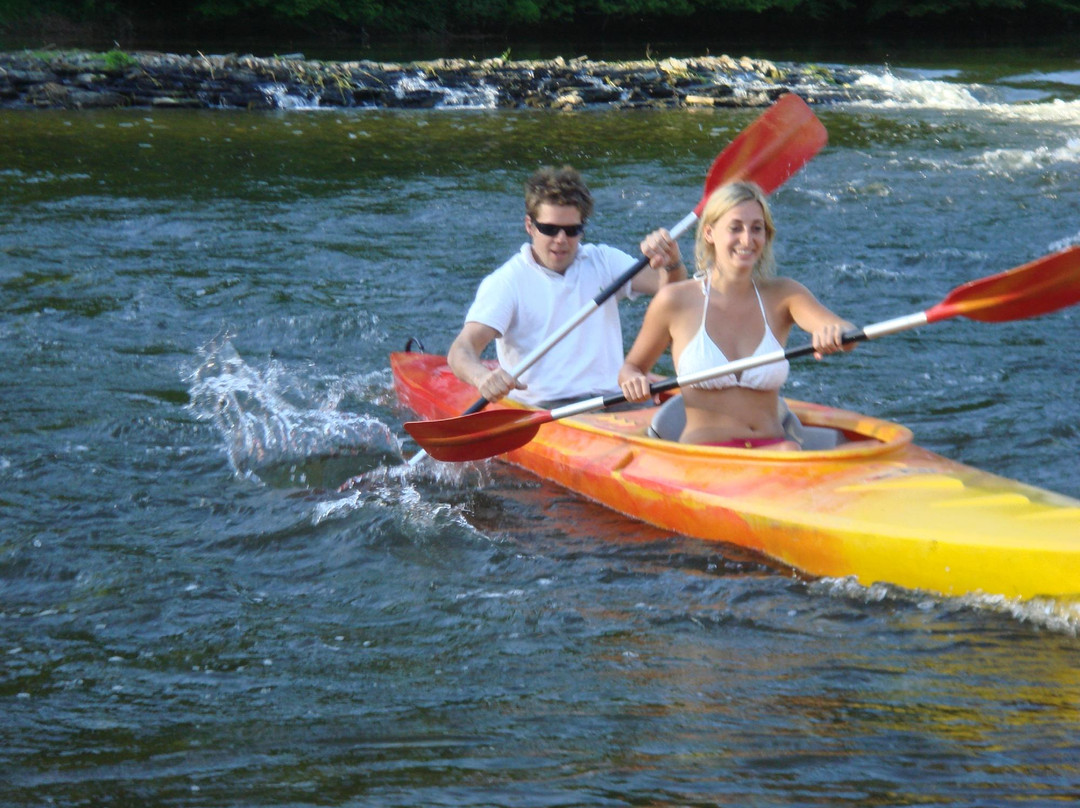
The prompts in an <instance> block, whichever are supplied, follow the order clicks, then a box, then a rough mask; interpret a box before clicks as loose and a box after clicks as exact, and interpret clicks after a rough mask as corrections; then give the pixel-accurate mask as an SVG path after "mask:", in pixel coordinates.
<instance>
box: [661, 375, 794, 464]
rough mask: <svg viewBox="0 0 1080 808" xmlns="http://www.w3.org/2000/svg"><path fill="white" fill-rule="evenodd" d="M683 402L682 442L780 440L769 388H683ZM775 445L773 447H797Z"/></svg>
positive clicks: (781, 435) (773, 396)
mask: <svg viewBox="0 0 1080 808" xmlns="http://www.w3.org/2000/svg"><path fill="white" fill-rule="evenodd" d="M683 400H684V402H685V404H686V427H685V428H684V429H683V432H682V435H681V436H680V437H679V440H680V441H681V442H682V443H721V442H724V441H730V440H735V439H737V438H776V439H777V440H780V441H783V440H784V438H785V436H784V428H783V426H782V425H781V424H780V416H779V413H778V408H779V404H780V401H779V395H778V394H777V393H776V392H773V391H768V390H748V389H746V388H745V387H728V388H725V389H723V390H697V389H694V388H687V389H685V390H683ZM786 443H790V444H791V445H790V446H786V445H782V444H777V445H776V446H775V447H773V446H770V447H769V448H776V449H786V448H791V449H797V448H799V447H798V444H796V443H793V442H791V441H786Z"/></svg>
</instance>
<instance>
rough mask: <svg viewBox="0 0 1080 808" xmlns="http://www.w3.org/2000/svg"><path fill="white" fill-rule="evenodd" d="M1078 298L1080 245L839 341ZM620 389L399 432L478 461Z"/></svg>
mask: <svg viewBox="0 0 1080 808" xmlns="http://www.w3.org/2000/svg"><path fill="white" fill-rule="evenodd" d="M1078 302H1080V247H1071V248H1070V249H1067V250H1064V251H1062V252H1058V253H1054V254H1052V255H1047V256H1044V257H1042V258H1039V259H1038V260H1036V261H1032V262H1031V263H1028V264H1024V265H1023V266H1019V267H1015V268H1013V269H1010V270H1007V271H1005V272H1001V273H998V274H997V275H990V276H988V277H986V278H980V279H978V280H974V281H969V282H968V283H965V284H963V285H961V286H958V287H956V288H955V289H953V290H952V291H951V292H950V293H949V294H948V295H947V296H946V297H945V299H944V300H942V301H941V302H940V303H937V304H935V305H933V306H931V307H930V308H929V309H926V310H925V311H921V312H918V313H916V314H909V315H907V316H905V317H897V318H895V319H892V320H885V321H883V322H880V323H875V324H874V325H868V326H866V327H864V328H860V329H858V330H856V331H852V332H849V333H847V334H845V335H844V342H845V343H850V342H861V341H863V340H871V339H877V338H878V337H884V336H886V335H888V334H895V333H897V332H899V331H906V330H908V329H911V328H917V327H918V326H921V325H926V324H927V323H936V322H938V321H940V320H948V319H950V318H952V317H967V318H968V319H969V320H976V321H979V322H985V323H1000V322H1007V321H1009V320H1023V319H1025V318H1027V317H1036V316H1038V315H1040V314H1047V313H1049V312H1052V311H1057V310H1058V309H1063V308H1065V307H1066V306H1072V305H1073V304H1075V303H1078ZM813 352H814V346H813V345H803V346H801V347H798V348H789V349H787V350H782V351H772V352H771V353H767V354H762V355H761V356H749V357H746V358H745V359H736V360H735V361H733V362H728V363H726V364H724V365H720V366H719V367H715V368H710V369H708V370H702V371H699V372H697V373H688V374H685V375H683V376H678V377H676V378H673V379H666V380H664V381H662V382H657V383H655V384H653V385H651V386H650V388H649V389H650V391H651V392H652V393H653V394H656V393H662V392H665V391H667V390H672V389H674V388H676V387H685V386H688V385H692V384H697V383H698V382H703V381H705V380H707V379H713V378H716V377H717V376H726V375H727V374H729V373H739V372H741V371H744V370H749V369H750V368H753V367H758V366H760V365H767V364H769V363H770V362H779V361H781V360H783V359H795V358H796V357H800V356H806V355H808V354H812V353H813ZM624 401H626V397H625V396H623V395H621V394H613V395H610V396H596V397H595V398H590V399H586V400H585V401H580V402H577V403H575V404H567V405H566V406H563V407H557V408H556V409H553V410H518V409H500V410H491V411H488V412H477V413H473V414H471V415H461V416H458V417H457V418H443V419H438V420H433V421H410V422H408V423H406V424H405V430H406V431H407V432H408V433H409V434H410V435H412V437H413V439H414V440H415V441H416V442H417V443H418V444H420V447H421V448H422V449H423V450H424V451H426V452H427V453H428V454H430V455H431V456H432V457H434V458H435V459H436V460H446V461H451V462H460V461H465V460H480V459H482V458H485V457H494V456H495V455H500V454H503V453H504V452H509V451H511V450H513V449H517V448H518V447H520V446H524V445H525V444H526V443H528V442H529V441H530V440H532V439H533V436H534V435H536V433H537V431H538V430H539V429H540V427H541V426H542V425H544V424H546V423H550V422H551V421H557V420H559V419H560V418H568V417H570V416H572V415H580V414H581V413H584V412H589V411H590V410H599V409H604V408H606V407H611V406H613V405H615V404H621V403H622V402H624Z"/></svg>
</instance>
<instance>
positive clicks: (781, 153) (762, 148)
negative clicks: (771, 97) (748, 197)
mask: <svg viewBox="0 0 1080 808" xmlns="http://www.w3.org/2000/svg"><path fill="white" fill-rule="evenodd" d="M828 140H829V135H828V133H827V132H826V131H825V127H824V126H823V125H822V123H821V121H819V120H818V119H817V118H816V117H815V116H814V113H813V112H812V111H811V110H810V107H809V106H807V104H806V102H805V101H803V100H802V99H801V98H799V96H797V95H794V94H793V93H788V94H787V95H783V96H781V97H780V99H779V100H778V101H777V102H776V103H775V104H773V105H772V106H771V107H769V108H768V109H767V110H766V111H765V112H763V113H762V114H761V115H760V116H759V117H758V118H757V119H756V120H755V121H754V122H753V123H751V124H750V125H749V126H748V127H746V129H744V130H743V131H742V132H741V133H740V134H739V135H738V136H737V137H736V138H735V139H734V140H733V141H731V143H730V144H729V145H728V147H727V148H726V149H724V151H723V152H722V153H721V154H720V156H719V157H718V158H717V159H716V160H715V161H714V162H713V164H712V166H711V167H710V168H709V173H708V175H707V176H706V177H705V195H704V196H703V197H702V199H701V202H699V203H698V206H697V207H696V208H695V209H694V213H695V214H696V215H697V216H698V218H700V217H701V212H702V210H704V208H705V203H706V202H707V201H708V198H709V195H710V194H711V193H712V192H713V191H715V190H716V189H717V188H719V187H720V186H721V185H724V184H726V183H729V182H735V181H737V180H750V181H752V182H756V183H757V184H758V185H760V186H761V189H762V190H763V191H764V192H765V193H767V194H771V193H772V192H773V191H775V190H776V189H777V188H779V187H780V186H781V185H783V183H784V181H785V180H786V179H788V178H789V177H790V176H791V175H792V174H794V173H795V172H796V171H798V170H799V169H800V168H802V167H803V166H804V165H805V164H806V163H807V161H809V160H810V158H811V157H813V156H814V155H815V154H817V153H818V152H819V151H821V149H822V148H823V147H824V146H825V144H826V143H827V142H828Z"/></svg>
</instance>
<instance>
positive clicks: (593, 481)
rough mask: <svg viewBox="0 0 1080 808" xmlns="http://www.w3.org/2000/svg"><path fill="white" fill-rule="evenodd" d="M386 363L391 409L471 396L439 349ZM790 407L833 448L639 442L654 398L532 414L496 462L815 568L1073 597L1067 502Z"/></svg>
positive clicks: (660, 521) (866, 580)
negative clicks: (827, 432)
mask: <svg viewBox="0 0 1080 808" xmlns="http://www.w3.org/2000/svg"><path fill="white" fill-rule="evenodd" d="M391 365H392V368H393V371H394V377H395V384H396V387H397V391H398V395H399V398H400V400H401V402H402V404H404V405H405V406H407V407H409V408H410V409H412V410H413V411H415V412H416V413H418V414H419V415H422V416H424V417H427V418H446V417H452V416H456V415H459V414H460V413H461V412H463V411H464V410H465V409H466V408H467V407H468V406H469V405H470V404H471V403H472V401H473V400H474V399H475V395H476V391H475V390H474V389H473V388H471V387H469V386H467V385H465V384H463V383H461V382H460V381H458V380H457V379H456V377H454V376H453V374H452V373H451V372H450V370H449V368H448V367H447V366H446V364H445V359H444V358H443V357H439V356H431V355H427V354H415V353H395V354H392V355H391ZM788 404H789V406H790V408H791V410H792V411H793V412H794V413H795V415H796V416H798V418H799V420H800V421H801V422H802V423H803V424H805V425H807V426H809V427H811V428H818V429H832V430H838V431H839V433H840V434H842V435H843V437H844V442H843V443H841V444H840V445H839V446H838V447H837V448H834V449H822V450H811V451H801V452H789V451H775V450H769V449H753V450H747V449H732V448H718V447H706V446H694V445H688V444H681V443H677V442H673V441H669V440H661V439H658V438H655V437H650V436H649V426H650V423H651V422H652V420H653V418H654V416H655V414H656V408H645V409H638V410H629V411H618V412H609V411H601V412H592V413H587V414H583V415H577V416H573V417H568V418H565V419H562V420H559V421H555V422H552V423H549V424H545V425H543V426H542V427H541V428H540V430H539V432H538V434H537V435H536V437H535V438H534V439H533V440H532V441H530V442H529V443H527V444H525V445H524V446H522V447H521V448H519V449H516V450H514V451H512V452H508V453H507V454H505V455H502V456H501V458H502V459H504V460H506V461H507V462H510V463H513V464H515V465H518V466H521V467H522V468H525V469H528V470H530V471H532V472H533V473H535V474H537V475H538V476H540V477H543V478H545V479H548V480H552V481H553V482H556V483H558V484H560V485H563V486H565V487H566V488H569V489H571V490H573V491H575V492H577V493H580V494H582V495H583V496H586V497H588V498H589V499H592V500H594V501H596V502H599V503H601V504H603V505H606V506H608V507H610V508H612V509H614V510H616V511H618V512H620V513H623V514H625V515H627V516H630V517H632V518H635V519H639V520H642V521H645V522H648V523H650V524H652V525H655V526H657V527H660V528H663V529H667V530H671V531H675V532H678V533H681V534H684V535H687V536H694V537H697V538H701V539H706V540H715V541H723V542H729V543H731V544H736V545H740V546H742V547H747V548H750V549H752V550H755V551H757V552H760V553H763V554H765V555H767V556H769V557H771V558H774V559H776V560H778V561H781V562H783V563H785V564H787V565H789V566H791V567H794V568H796V569H799V570H801V571H803V572H805V573H808V574H810V575H813V576H829V577H849V576H852V577H854V578H856V579H857V580H858V581H859V582H860V583H862V584H864V585H870V584H873V583H876V582H887V583H892V584H896V585H899V586H903V587H907V588H911V589H925V590H928V591H933V592H937V593H941V594H945V595H959V594H965V593H977V592H981V593H987V594H996V595H1004V596H1006V597H1019V598H1031V597H1036V596H1051V597H1057V598H1070V599H1073V598H1080V500H1075V499H1072V498H1069V497H1066V496H1064V495H1061V494H1056V493H1054V492H1050V491H1046V490H1043V489H1040V488H1036V487H1033V486H1028V485H1025V484H1023V483H1019V482H1016V481H1013V480H1009V479H1006V478H1003V477H999V476H996V475H992V474H989V473H987V472H983V471H980V470H978V469H975V468H972V467H970V466H965V465H963V464H960V463H957V462H954V461H951V460H948V459H946V458H943V457H941V456H939V455H936V454H934V453H932V452H929V451H927V450H925V449H922V448H920V447H918V446H916V445H915V444H914V443H913V442H912V434H911V432H910V430H908V429H907V428H905V427H903V426H900V425H898V424H894V423H891V422H888V421H884V420H881V419H877V418H871V417H868V416H864V415H860V414H857V413H853V412H848V411H845V410H839V409H834V408H830V407H824V406H821V405H817V404H811V403H807V402H801V401H793V400H789V401H788ZM495 406H503V405H495ZM509 406H515V405H509Z"/></svg>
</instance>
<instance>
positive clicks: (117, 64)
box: [104, 50, 138, 71]
mask: <svg viewBox="0 0 1080 808" xmlns="http://www.w3.org/2000/svg"><path fill="white" fill-rule="evenodd" d="M104 59H105V69H106V70H111V71H121V70H125V69H127V68H129V67H131V66H132V65H137V64H138V61H137V60H136V59H135V57H134V56H132V55H131V54H130V53H127V52H126V51H122V50H111V51H109V52H108V53H106V54H105V56H104Z"/></svg>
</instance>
